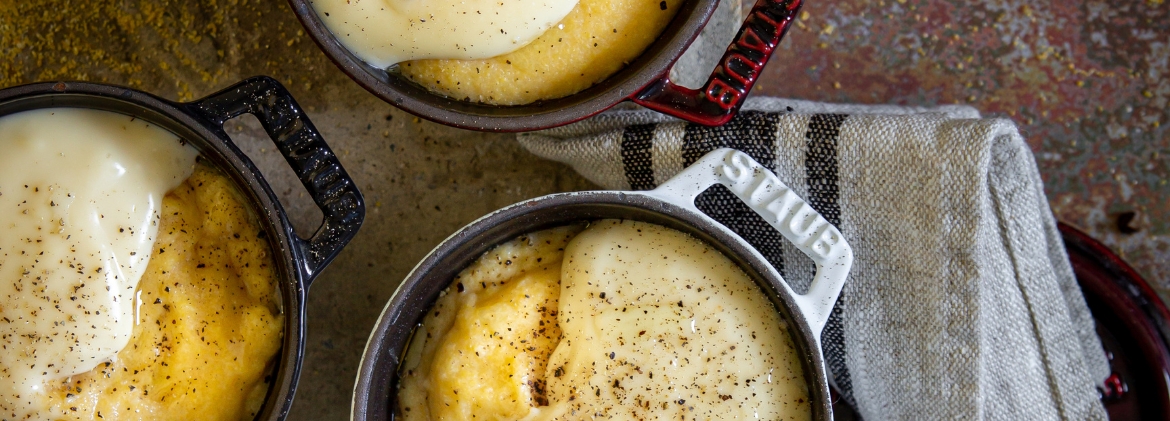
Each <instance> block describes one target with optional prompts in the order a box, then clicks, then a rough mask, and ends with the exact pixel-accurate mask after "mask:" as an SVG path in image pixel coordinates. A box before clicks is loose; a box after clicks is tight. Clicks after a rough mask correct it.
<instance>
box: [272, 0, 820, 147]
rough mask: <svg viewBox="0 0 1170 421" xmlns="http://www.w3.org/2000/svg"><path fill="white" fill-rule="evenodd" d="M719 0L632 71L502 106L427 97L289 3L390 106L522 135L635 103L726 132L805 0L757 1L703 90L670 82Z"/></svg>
mask: <svg viewBox="0 0 1170 421" xmlns="http://www.w3.org/2000/svg"><path fill="white" fill-rule="evenodd" d="M718 2H719V0H687V1H685V2H684V3H683V6H682V10H680V11H679V12H678V14H677V15H675V18H674V20H673V21H671V22H670V24H669V25H668V26H667V27H666V29H665V30H664V31H663V32H662V34H661V35H660V36H659V37H658V40H657V41H655V42H654V43H653V44H651V45H650V46H649V47H648V48H646V51H645V52H643V53H642V55H641V56H639V57H638V58H637V59H635V60H634V61H633V62H631V63H630V64H629V65H628V66H626V67H625V68H623V69H622V70H620V71H618V72H617V73H615V74H613V75H611V76H610V77H609V78H607V79H605V80H604V81H602V82H601V83H598V84H596V85H593V86H592V87H590V88H588V89H585V90H584V91H581V92H578V93H576V94H573V95H569V96H567V97H564V98H558V99H552V100H545V101H538V102H535V103H532V104H527V105H516V106H502V105H488V104H482V103H476V102H468V101H461V100H456V99H452V98H448V97H445V96H441V95H438V94H435V93H431V92H430V91H427V90H426V89H425V88H423V87H421V86H419V85H417V84H415V83H413V82H410V81H408V80H406V79H405V78H402V77H399V76H396V75H393V74H390V73H387V72H386V70H385V69H380V68H377V67H374V66H371V65H369V64H366V63H365V62H363V61H362V60H361V59H359V58H357V56H355V55H353V53H351V52H350V51H349V50H348V49H346V48H345V47H344V46H343V45H341V43H340V42H338V40H337V37H335V36H334V35H333V33H331V32H329V29H328V28H326V27H325V25H324V23H322V22H321V19H320V18H318V16H317V12H316V11H315V10H314V9H313V7H312V5H310V0H289V4H290V5H292V8H293V11H294V12H296V14H297V17H298V18H299V19H300V20H301V23H302V24H303V25H304V26H305V30H306V31H308V33H309V35H310V36H312V37H313V40H314V41H316V42H317V45H319V46H321V49H322V50H324V51H325V54H326V55H327V56H329V58H330V59H332V60H333V62H334V63H337V66H338V67H340V68H341V70H342V71H343V72H345V73H346V74H348V75H349V77H351V78H353V80H354V81H356V82H357V83H358V84H359V85H361V86H362V87H364V88H366V90H368V91H370V92H371V93H373V94H374V95H377V96H378V97H379V98H382V100H384V101H386V102H389V103H390V104H392V105H394V106H396V107H398V108H401V109H403V110H406V111H408V112H410V113H412V114H414V115H417V116H419V117H422V118H426V119H428V120H432V121H435V122H438V123H442V124H446V125H450V126H455V127H460V128H464V129H472V130H483V131H501V132H517V131H528V130H539V129H545V128H549V127H556V126H560V125H564V124H568V123H571V122H574V121H577V120H581V119H583V118H586V117H589V116H592V115H594V114H597V113H599V112H602V111H604V110H606V109H608V108H610V107H612V106H614V105H617V104H618V103H619V102H622V101H624V100H627V99H628V100H631V101H634V102H636V103H638V104H641V105H643V106H646V107H648V108H651V109H654V110H657V111H660V112H662V113H665V114H669V115H672V116H675V117H679V118H683V119H685V120H688V121H691V122H695V123H700V124H706V125H720V124H723V123H726V122H727V121H728V120H730V119H731V117H733V116H734V115H735V113H736V112H737V111H738V110H739V107H740V105H742V103H743V100H744V99H746V98H747V93H748V92H750V91H751V88H752V86H753V85H754V84H755V81H756V79H757V78H758V77H759V75H760V72H761V71H762V70H763V68H764V65H765V64H767V62H768V59H769V58H770V57H771V56H772V52H773V51H774V50H775V48H776V45H778V44H779V43H780V39H781V38H782V37H783V36H784V33H785V32H787V30H788V26H789V24H790V23H791V22H792V19H793V18H794V17H795V16H796V13H797V12H798V11H799V10H800V5H801V4H802V3H803V0H758V1H757V3H756V5H755V7H754V8H753V9H752V11H751V14H750V15H749V16H748V18H747V20H745V21H744V24H743V26H742V27H741V28H740V30H739V34H738V35H736V38H735V42H733V43H732V44H731V45H730V46H729V47H728V48H727V52H726V53H725V54H724V56H723V59H722V60H721V61H720V64H719V66H718V67H717V68H715V70H714V71H713V72H712V73H711V77H710V78H708V80H707V83H706V84H705V85H704V87H703V88H702V89H698V90H695V89H688V88H685V87H682V86H679V85H676V84H674V83H671V82H670V80H668V79H667V74H668V72H669V71H670V68H671V66H673V65H674V62H675V61H676V60H678V58H679V56H681V55H682V53H683V51H685V50H686V48H687V46H689V45H690V44H691V42H692V41H694V39H695V37H697V36H698V35H699V31H701V30H702V29H703V26H704V25H706V23H707V20H708V19H709V18H710V17H711V14H712V13H713V12H714V11H715V6H716V5H718Z"/></svg>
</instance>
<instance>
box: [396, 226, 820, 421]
mask: <svg viewBox="0 0 1170 421" xmlns="http://www.w3.org/2000/svg"><path fill="white" fill-rule="evenodd" d="M801 367H802V366H801V354H800V353H799V352H798V351H797V349H796V348H795V345H794V343H793V340H792V338H791V336H790V335H789V332H788V326H787V325H786V324H785V323H784V322H783V321H782V320H781V318H780V316H779V313H778V312H777V311H776V309H775V308H774V307H773V305H772V303H771V302H770V301H769V300H768V298H767V296H766V295H764V294H763V293H762V291H760V289H759V287H758V286H757V285H756V284H755V283H754V282H753V281H752V280H751V278H749V277H748V276H747V275H746V274H745V273H744V272H743V271H742V270H741V269H740V268H739V267H738V266H737V265H735V263H734V262H732V261H731V259H729V258H727V257H726V256H725V255H723V254H722V253H720V252H719V251H718V250H716V249H715V248H713V247H711V246H710V245H708V244H706V243H704V242H702V241H700V240H698V239H695V238H694V237H691V236H689V235H687V234H684V233H682V232H679V231H675V230H673V229H669V228H666V227H663V226H660V225H655V224H650V223H645V222H638V221H629V220H601V221H596V222H593V223H591V224H589V226H588V227H584V228H583V227H581V226H569V227H561V228H556V229H552V230H546V231H540V232H536V233H531V234H528V235H525V236H522V237H520V238H518V239H515V240H513V241H510V242H507V243H504V244H502V245H500V246H498V247H496V248H494V249H492V250H490V251H488V252H487V253H485V254H484V255H483V256H481V257H480V258H479V259H478V260H477V261H475V262H474V263H472V264H471V265H470V266H469V267H468V268H466V269H465V270H464V271H462V272H461V273H460V274H459V275H458V276H457V277H456V278H455V279H454V280H453V281H452V283H451V286H450V287H448V288H447V289H446V290H444V292H443V293H442V295H441V296H440V298H439V299H438V302H437V303H436V304H435V305H434V307H433V308H432V309H431V311H430V312H428V313H427V316H426V317H425V319H424V320H423V322H422V324H421V325H420V326H419V327H418V328H417V330H416V331H415V333H414V336H413V339H412V340H411V343H410V345H409V347H408V348H407V351H406V355H405V357H404V363H403V367H402V369H401V371H400V373H402V374H401V377H400V382H399V392H398V409H397V411H398V414H399V415H400V416H402V417H403V418H404V419H407V420H439V419H444V420H447V419H451V420H470V419H476V420H485V419H486V420H505V419H507V420H516V419H524V420H543V419H580V418H584V417H612V418H618V419H649V418H662V419H668V418H679V417H682V418H684V419H691V418H702V419H735V418H740V419H746V418H755V417H757V416H758V417H760V418H763V419H785V420H789V419H791V420H804V419H810V418H811V413H812V409H811V407H810V405H811V404H810V402H809V391H808V390H807V386H806V382H805V378H804V377H805V374H804V373H803V370H802V368H801Z"/></svg>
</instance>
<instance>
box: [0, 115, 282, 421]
mask: <svg viewBox="0 0 1170 421" xmlns="http://www.w3.org/2000/svg"><path fill="white" fill-rule="evenodd" d="M0 148H3V150H4V151H5V153H4V154H3V156H2V157H0V161H6V162H4V163H3V164H0V168H3V169H0V220H5V222H7V223H5V224H4V225H3V226H0V231H3V230H7V231H4V235H3V236H0V249H2V251H0V277H3V278H4V281H5V282H3V283H0V284H3V285H0V347H4V348H5V349H8V350H19V351H14V352H4V353H0V377H3V379H2V380H0V418H9V417H10V419H17V420H24V419H66V420H90V419H92V420H117V419H200V420H241V419H251V418H253V417H254V416H255V413H256V412H257V411H258V410H259V408H260V406H261V405H262V404H263V401H264V398H265V397H266V394H267V390H268V386H269V385H268V383H267V381H266V380H265V376H266V375H267V374H268V373H269V372H270V371H271V367H272V365H271V364H273V363H274V357H275V355H276V353H277V352H278V351H279V350H280V347H281V337H282V333H283V315H282V314H281V311H280V308H279V304H278V303H279V301H280V300H279V290H278V288H277V282H278V281H277V276H276V274H275V263H274V260H273V256H272V255H271V250H270V247H269V244H268V241H267V239H266V238H265V234H264V231H263V229H262V228H261V227H260V225H258V223H257V221H256V218H255V216H254V215H252V214H251V213H250V211H249V207H248V206H247V204H246V203H247V202H246V200H244V198H243V197H242V196H241V194H240V193H239V192H238V191H237V190H236V188H235V185H234V183H233V182H232V181H231V180H230V179H229V178H228V177H227V176H225V175H224V174H223V173H221V172H219V171H218V170H217V169H215V168H213V167H211V166H210V165H208V164H206V163H204V162H202V161H201V160H200V159H199V158H198V157H197V155H198V153H197V151H196V150H195V149H193V148H191V147H190V146H187V145H186V144H185V142H183V141H182V140H180V139H178V138H177V137H176V136H175V135H174V134H171V133H170V132H167V131H166V130H163V129H161V128H159V127H157V126H154V125H152V124H150V123H148V122H145V121H142V120H138V119H136V118H134V117H130V116H126V115H122V114H116V113H110V112H104V111H96V110H87V109H61V108H58V109H43V110H35V111H27V112H23V113H18V114H13V115H9V116H5V117H3V118H0ZM14 165H15V166H16V167H15V168H14V167H13V166H14ZM13 234H17V235H16V236H13ZM14 239H15V241H14ZM5 288H7V289H5Z"/></svg>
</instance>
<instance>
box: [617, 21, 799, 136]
mask: <svg viewBox="0 0 1170 421" xmlns="http://www.w3.org/2000/svg"><path fill="white" fill-rule="evenodd" d="M802 3H804V1H803V0H758V1H756V5H755V7H752V11H751V14H750V15H748V18H747V20H745V21H744V22H743V26H741V27H740V28H739V34H737V35H736V36H735V41H734V42H732V44H731V45H730V46H728V47H727V52H726V53H723V58H722V59H720V60H719V66H718V67H716V68H715V70H714V71H712V72H711V77H709V78H708V79H707V84H706V85H704V87H703V89H702V90H697V89H691V88H687V87H684V86H680V85H676V84H675V83H673V82H671V81H670V77H669V74H670V73H669V72H667V74H665V75H663V76H662V77H661V78H659V79H658V80H656V81H654V82H653V83H651V84H650V85H649V86H647V87H645V88H643V89H642V90H641V91H639V92H638V93H635V94H634V95H632V96H630V99H631V100H633V101H634V102H635V103H637V104H639V105H641V106H643V107H646V108H649V109H652V110H655V111H658V112H661V113H663V114H668V115H671V116H674V117H678V118H681V119H684V120H687V121H690V122H692V123H699V124H704V125H707V126H719V125H722V124H724V123H727V122H728V121H729V120H731V118H732V117H734V116H735V113H736V112H738V111H739V107H740V106H741V105H743V102H744V100H746V99H747V94H748V93H749V92H751V90H752V86H753V85H755V84H756V79H759V77H760V73H761V72H763V71H764V65H766V64H768V59H769V58H771V57H772V52H774V51H775V50H776V46H777V45H780V40H781V39H782V38H783V37H784V34H785V33H786V32H788V26H789V25H790V24H791V23H792V20H793V18H795V17H796V13H797V11H799V10H800V5H801V4H802Z"/></svg>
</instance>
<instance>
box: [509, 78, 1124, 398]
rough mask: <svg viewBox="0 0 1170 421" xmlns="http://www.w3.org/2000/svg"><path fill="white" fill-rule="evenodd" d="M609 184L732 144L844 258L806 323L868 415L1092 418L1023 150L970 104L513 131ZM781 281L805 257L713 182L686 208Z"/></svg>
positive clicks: (757, 110) (1052, 232) (756, 108)
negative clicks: (825, 313) (782, 186)
mask: <svg viewBox="0 0 1170 421" xmlns="http://www.w3.org/2000/svg"><path fill="white" fill-rule="evenodd" d="M518 138H519V141H520V143H521V144H522V145H523V146H524V147H525V148H527V149H528V150H529V151H531V152H532V153H534V154H536V155H539V156H541V157H544V158H547V159H552V160H556V161H560V162H564V163H566V164H568V165H571V166H572V167H573V168H575V169H576V170H577V171H578V172H579V173H581V174H582V175H583V176H585V177H586V178H588V179H590V180H592V181H593V182H595V183H597V184H599V185H601V186H604V187H605V188H608V189H636V190H642V189H650V188H654V187H655V186H657V185H659V184H661V183H662V182H664V181H666V180H667V179H669V178H670V177H671V176H672V175H674V174H676V173H678V172H679V171H680V170H681V169H682V168H683V167H684V166H686V165H688V164H690V163H692V162H694V161H695V160H696V159H698V158H699V157H700V156H702V155H703V154H704V153H706V152H707V151H710V150H712V149H715V148H719V147H732V148H737V149H740V150H742V151H744V152H747V153H748V154H749V155H751V156H753V157H754V158H755V159H756V160H758V161H760V162H761V163H762V164H764V165H765V166H767V167H769V168H771V169H772V170H773V171H775V173H776V175H778V176H779V177H780V179H781V180H782V181H784V182H785V183H787V184H788V185H789V186H790V187H791V188H792V189H793V190H794V191H796V192H797V193H799V194H800V195H801V196H802V197H804V198H805V199H806V200H807V201H808V202H809V203H810V204H811V205H813V207H814V208H816V209H817V210H818V211H819V212H820V213H821V214H822V215H824V216H825V217H826V219H828V220H829V221H830V222H832V223H834V224H835V225H836V226H837V227H838V228H839V229H840V230H841V232H842V233H844V235H845V237H846V238H847V239H848V241H849V244H850V245H851V246H852V247H853V250H854V252H855V253H856V262H855V263H854V266H853V270H852V272H851V273H850V276H849V279H848V281H847V282H846V284H845V288H844V291H843V293H842V298H841V300H840V301H839V302H838V303H837V309H836V310H835V311H834V315H833V318H832V320H830V322H829V325H828V326H827V327H826V329H825V331H824V332H823V334H822V340H823V343H824V353H825V357H826V361H827V363H828V366H829V367H828V371H829V375H830V378H831V379H832V384H833V386H834V387H835V388H837V389H838V390H840V391H841V392H842V395H843V398H844V399H845V400H846V401H847V402H849V403H850V404H852V406H853V407H855V408H856V409H857V411H858V412H859V413H860V415H861V416H862V418H864V419H866V420H954V419H963V420H968V419H986V420H1049V419H1070V420H1082V419H1094V420H1097V419H1104V418H1105V412H1104V409H1103V407H1102V405H1101V403H1100V401H1099V400H1098V395H1097V390H1096V386H1095V385H1096V384H1097V383H1098V382H1099V381H1100V380H1101V379H1104V377H1105V376H1107V375H1108V372H1109V368H1108V365H1107V362H1106V360H1105V357H1104V354H1103V351H1102V348H1101V344H1100V341H1099V339H1098V337H1097V336H1096V333H1095V332H1094V329H1093V320H1092V318H1091V315H1090V314H1089V312H1088V308H1087V307H1086V305H1085V302H1084V298H1083V297H1082V295H1081V291H1080V289H1079V287H1078V286H1077V283H1076V280H1075V279H1074V277H1073V273H1072V270H1071V267H1070V265H1069V261H1068V258H1067V256H1066V254H1065V251H1064V246H1063V244H1062V243H1061V240H1060V236H1059V235H1058V233H1057V231H1056V225H1055V221H1054V219H1053V216H1052V212H1051V210H1050V209H1049V207H1048V202H1047V200H1046V199H1045V196H1044V191H1043V186H1042V184H1041V180H1040V176H1039V173H1038V171H1037V168H1036V165H1035V161H1034V159H1033V157H1032V153H1031V151H1030V150H1029V149H1028V146H1027V145H1026V144H1025V143H1024V141H1023V139H1022V138H1021V136H1020V133H1019V131H1018V130H1017V129H1016V126H1015V125H1014V124H1013V123H1012V122H1011V121H1009V120H1005V119H998V118H981V117H980V115H979V113H978V112H977V111H976V110H974V109H972V108H969V107H961V106H945V107H938V108H910V107H895V106H862V105H835V104H820V103H812V102H806V101H796V100H784V99H775V98H751V99H750V100H749V101H748V104H747V105H746V106H745V107H744V110H743V111H742V112H741V113H740V115H739V116H738V117H736V118H735V119H734V120H733V121H732V122H731V123H729V124H727V125H725V126H723V127H716V128H711V127H703V126H698V125H694V124H688V123H685V122H682V121H679V120H676V119H673V118H670V117H666V116H663V115H661V114H658V113H655V112H651V111H647V110H616V111H610V112H606V113H603V114H601V115H598V116H596V117H594V118H591V119H589V120H586V121H583V122H579V123H575V124H571V125H568V126H564V127H561V128H556V129H551V130H546V131H542V132H533V133H526V134H520V135H519V136H518ZM698 205H699V207H700V209H703V210H704V211H705V212H708V213H709V214H712V215H713V216H714V217H716V219H718V220H720V221H721V222H724V223H725V224H726V225H728V226H729V227H731V228H732V229H733V230H734V231H736V232H738V233H739V234H740V235H741V236H743V237H744V238H745V239H747V240H748V241H749V242H751V243H752V244H753V245H754V246H756V248H757V249H759V250H760V251H761V254H763V255H764V256H765V257H766V258H767V259H768V260H769V261H770V262H771V263H772V264H773V265H774V266H776V268H777V269H778V270H779V271H780V273H781V274H782V276H784V278H785V279H786V280H788V282H791V283H792V284H793V285H794V288H795V289H796V290H797V291H803V290H804V288H806V287H807V284H808V282H809V280H810V279H811V278H812V273H813V270H814V267H813V264H812V262H811V261H809V260H808V259H807V257H804V256H803V255H802V254H801V253H800V252H799V251H798V250H796V249H795V248H794V247H792V246H791V245H790V244H788V243H787V242H785V241H782V239H781V238H780V237H779V236H778V235H777V234H776V233H775V232H773V231H772V230H771V228H769V227H768V226H767V225H766V224H765V223H764V222H763V221H762V219H760V218H759V217H758V216H756V215H755V214H754V213H752V212H751V211H750V210H749V209H747V208H746V206H743V205H742V204H740V203H739V201H738V200H737V199H735V198H734V197H733V196H731V195H730V193H729V192H728V191H726V190H725V189H722V188H721V187H716V188H713V189H712V190H709V191H708V192H707V193H704V195H703V196H700V199H699V201H698Z"/></svg>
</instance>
